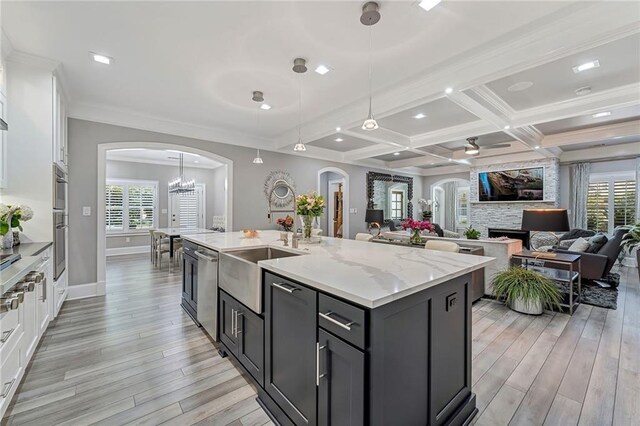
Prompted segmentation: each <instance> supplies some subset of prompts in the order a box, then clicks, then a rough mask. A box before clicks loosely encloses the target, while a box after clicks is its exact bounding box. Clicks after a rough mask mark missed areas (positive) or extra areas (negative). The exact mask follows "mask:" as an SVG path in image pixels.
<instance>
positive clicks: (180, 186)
mask: <svg viewBox="0 0 640 426" xmlns="http://www.w3.org/2000/svg"><path fill="white" fill-rule="evenodd" d="M195 189H196V181H194V180H193V179H189V180H187V179H185V177H184V154H183V153H180V176H178V177H177V178H175V179H174V180H172V181H171V182H169V194H171V195H174V194H180V195H186V194H191V193H193V192H194V191H195Z"/></svg>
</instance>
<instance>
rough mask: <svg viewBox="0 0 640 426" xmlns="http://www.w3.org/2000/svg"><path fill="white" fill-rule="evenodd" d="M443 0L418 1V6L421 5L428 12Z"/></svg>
mask: <svg viewBox="0 0 640 426" xmlns="http://www.w3.org/2000/svg"><path fill="white" fill-rule="evenodd" d="M441 1H442V0H422V1H421V2H420V3H418V6H420V7H421V8H423V9H424V10H426V11H427V12H428V11H430V10H431V9H433V8H434V7H436V6H437V5H438V3H440V2H441Z"/></svg>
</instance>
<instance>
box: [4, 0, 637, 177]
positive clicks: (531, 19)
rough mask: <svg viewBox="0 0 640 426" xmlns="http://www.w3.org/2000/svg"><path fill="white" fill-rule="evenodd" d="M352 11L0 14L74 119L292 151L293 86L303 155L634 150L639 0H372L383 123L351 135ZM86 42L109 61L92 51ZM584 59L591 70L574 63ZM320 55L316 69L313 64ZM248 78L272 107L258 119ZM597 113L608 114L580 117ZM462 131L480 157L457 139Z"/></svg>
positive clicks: (314, 6) (397, 162)
mask: <svg viewBox="0 0 640 426" xmlns="http://www.w3.org/2000/svg"><path fill="white" fill-rule="evenodd" d="M361 6H362V4H361V2H357V1H335V2H326V1H304V2H275V1H274V2H271V1H245V2H88V1H87V2H84V1H78V2H56V1H46V2H3V3H2V24H3V31H4V33H5V39H6V40H8V41H9V43H10V44H11V46H10V47H9V50H11V49H12V50H13V53H10V59H11V58H13V60H22V61H24V60H29V58H30V57H32V55H37V56H41V57H46V58H50V59H52V60H54V61H57V62H58V63H59V66H58V69H57V72H58V74H59V75H60V76H61V79H62V80H63V82H64V85H65V87H66V90H67V92H68V96H69V98H70V99H69V103H70V106H71V116H73V117H76V118H83V119H89V120H95V121H101V122H108V123H114V124H120V125H125V126H131V127H136V128H142V129H148V130H155V131H163V132H167V133H174V134H178V135H183V136H189V137H197V138H203V139H210V140H216V141H220V142H225V143H231V144H236V145H243V146H252V147H260V148H262V149H266V150H273V151H281V152H287V153H293V152H292V147H293V144H294V143H295V142H296V140H297V137H298V130H297V123H298V114H299V110H298V102H299V87H302V105H303V113H302V117H303V120H302V121H303V125H302V129H301V133H302V138H303V141H304V142H306V143H307V145H308V149H307V151H306V152H304V153H296V155H305V156H311V157H316V158H324V159H329V160H334V161H343V162H350V163H360V164H366V165H371V166H377V167H383V168H390V169H397V170H400V171H404V172H407V173H416V174H437V173H445V172H451V171H457V170H464V169H466V168H468V167H469V166H472V165H473V164H476V163H479V162H480V163H481V162H484V161H503V160H507V159H512V158H514V155H519V156H521V157H522V158H524V157H526V158H541V157H554V156H555V157H560V159H561V160H564V159H565V157H566V156H565V154H566V153H568V152H570V151H571V152H572V154H571V155H572V157H566V158H567V159H569V158H572V159H573V158H590V157H589V155H590V154H588V153H582V151H583V150H590V149H591V150H593V151H592V152H593V153H594V154H593V155H599V156H602V155H603V152H604V151H603V150H602V149H600V148H602V144H605V145H606V144H614V143H615V144H616V147H617V148H616V151H615V152H616V153H617V155H619V153H621V152H622V153H624V152H625V147H628V151H629V152H628V154H626V155H638V152H637V151H635V149H636V148H637V147H638V138H637V136H638V135H640V110H639V108H640V3H638V2H583V1H554V2H539V1H530V2H528V1H518V2H506V1H504V2H494V1H486V2H485V1H447V0H444V1H442V3H440V4H439V5H438V6H436V7H435V8H434V9H432V10H431V11H429V12H426V11H424V10H423V9H421V8H420V7H418V5H417V2H414V1H380V12H381V14H382V19H381V20H380V22H379V23H378V24H377V25H375V26H374V27H373V30H372V41H373V43H372V44H373V54H372V64H373V83H372V84H373V112H374V115H375V116H376V118H377V120H378V123H379V124H380V129H378V130H375V131H371V132H366V131H363V130H361V129H360V125H361V124H362V121H363V119H364V118H365V116H366V113H367V107H368V103H367V102H368V101H367V95H368V88H367V86H368V84H367V69H368V57H369V53H368V35H369V31H368V29H367V28H366V27H364V26H362V25H361V24H360V23H359V20H358V18H359V14H360V8H361ZM3 49H5V50H7V47H3ZM89 51H92V52H98V53H102V54H106V55H109V56H111V57H113V58H114V62H113V64H112V65H109V66H104V65H101V64H96V63H93V62H92V61H90V60H89V53H88V52H89ZM295 57H304V58H306V59H307V60H308V65H309V68H310V69H309V72H307V73H306V74H304V75H303V76H302V78H300V77H299V76H298V75H296V74H294V73H293V72H292V71H291V62H292V59H293V58H295ZM594 60H598V61H599V64H600V66H599V67H597V68H592V69H589V70H586V71H582V72H580V73H577V74H576V73H574V71H573V67H576V66H579V65H582V64H585V63H587V62H589V61H594ZM319 64H324V65H327V66H328V67H330V72H328V73H327V74H325V75H319V74H317V73H315V72H313V70H314V69H315V67H316V66H317V65H319ZM514 85H515V87H514ZM584 87H589V89H588V90H583V91H582V92H580V94H577V93H576V90H577V89H579V88H584ZM446 88H451V91H450V93H445V89H446ZM510 89H511V90H510ZM518 89H523V90H518ZM253 90H262V91H263V92H264V96H265V102H267V103H268V104H269V105H271V106H272V108H271V109H270V110H268V111H261V112H260V124H259V125H258V122H257V113H256V108H257V105H256V104H255V103H254V102H253V101H251V93H252V91H253ZM601 112H609V113H610V115H606V116H602V117H597V118H594V117H593V114H596V113H601ZM338 127H339V128H340V130H339V131H338V130H337V129H336V128H338ZM471 136H477V137H479V139H478V145H479V146H480V147H481V149H480V153H479V154H478V155H477V156H469V155H466V154H465V153H464V150H463V146H464V143H465V139H466V138H468V137H471ZM614 141H615V142H614ZM494 145H497V146H494ZM605 151H606V150H605ZM576 152H578V154H576ZM395 153H398V155H394V154H395Z"/></svg>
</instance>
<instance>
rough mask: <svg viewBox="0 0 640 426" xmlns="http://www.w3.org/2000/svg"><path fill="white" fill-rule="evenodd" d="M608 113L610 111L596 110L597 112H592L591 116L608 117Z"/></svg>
mask: <svg viewBox="0 0 640 426" xmlns="http://www.w3.org/2000/svg"><path fill="white" fill-rule="evenodd" d="M610 115H611V112H609V111H602V112H597V113H595V114H593V115H592V116H591V117H593V118H602V117H608V116H610Z"/></svg>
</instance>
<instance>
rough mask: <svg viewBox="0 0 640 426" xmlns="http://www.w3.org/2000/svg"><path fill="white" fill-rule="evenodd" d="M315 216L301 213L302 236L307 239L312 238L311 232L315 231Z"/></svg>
mask: <svg viewBox="0 0 640 426" xmlns="http://www.w3.org/2000/svg"><path fill="white" fill-rule="evenodd" d="M314 220H315V216H310V215H301V216H300V221H301V222H302V238H303V239H305V240H306V241H310V240H311V232H312V231H313V222H314Z"/></svg>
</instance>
